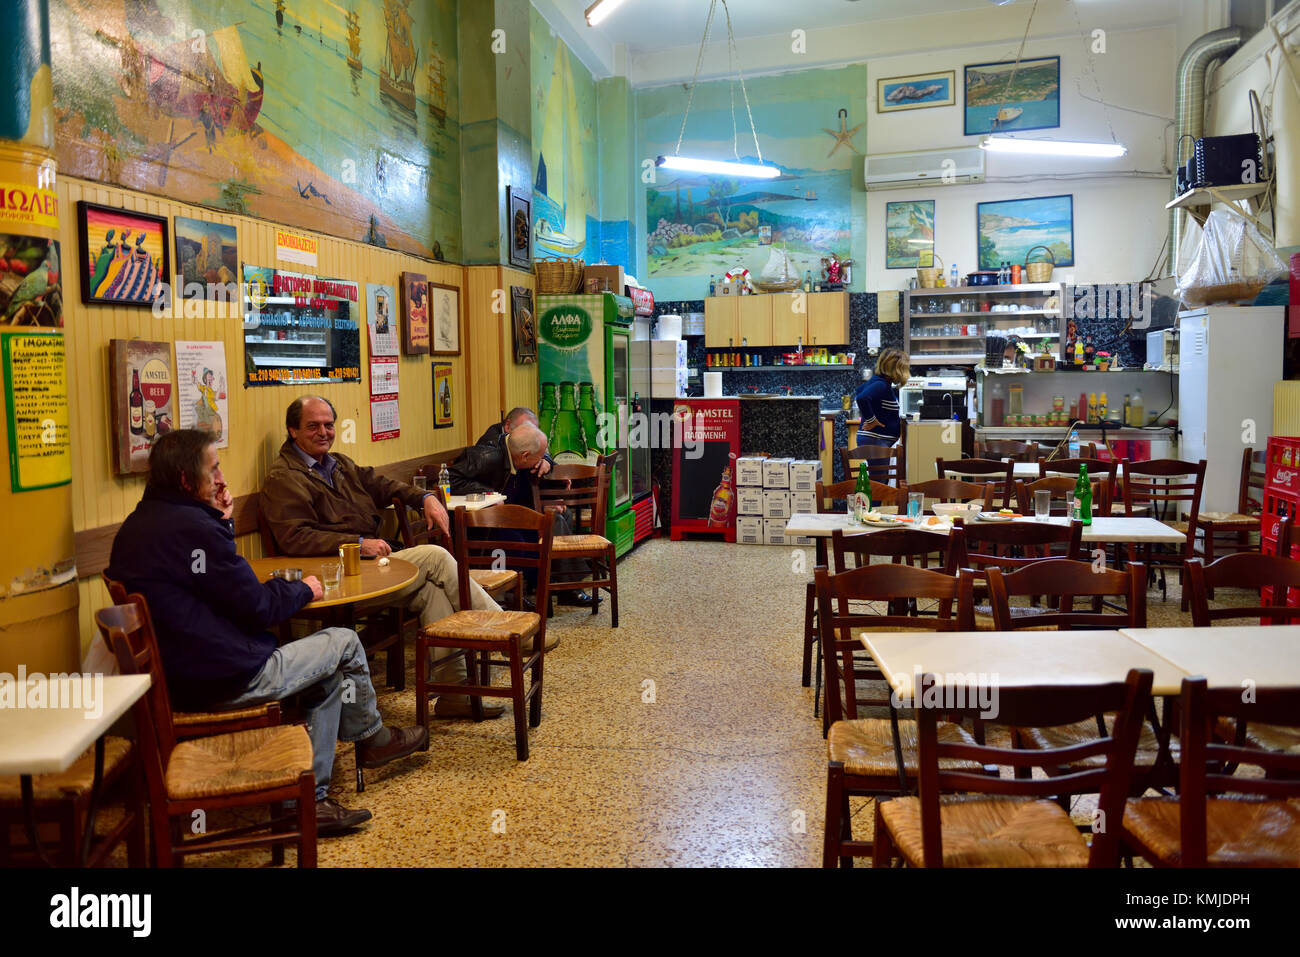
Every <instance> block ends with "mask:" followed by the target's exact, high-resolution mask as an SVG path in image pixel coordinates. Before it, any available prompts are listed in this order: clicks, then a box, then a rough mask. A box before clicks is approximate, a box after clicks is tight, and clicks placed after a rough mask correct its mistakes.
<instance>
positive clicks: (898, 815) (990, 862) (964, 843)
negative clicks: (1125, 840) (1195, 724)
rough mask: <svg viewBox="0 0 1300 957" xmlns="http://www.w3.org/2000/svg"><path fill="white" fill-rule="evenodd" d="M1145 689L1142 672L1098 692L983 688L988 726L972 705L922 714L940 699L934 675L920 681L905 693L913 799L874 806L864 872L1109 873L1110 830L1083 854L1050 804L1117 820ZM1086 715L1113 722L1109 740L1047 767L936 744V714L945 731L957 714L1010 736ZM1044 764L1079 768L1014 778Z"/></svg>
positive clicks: (964, 745)
mask: <svg viewBox="0 0 1300 957" xmlns="http://www.w3.org/2000/svg"><path fill="white" fill-rule="evenodd" d="M1151 681H1152V674H1151V672H1150V671H1145V670H1138V669H1133V670H1131V671H1129V673H1128V676H1127V678H1126V679H1125V680H1124V681H1123V682H1114V683H1108V684H1090V685H1077V684H1076V685H1058V686H1054V687H1053V686H1035V687H1021V688H1017V687H1005V686H999V687H994V688H992V689H990V691H991V692H995V693H996V698H995V699H994V700H996V702H997V707H996V709H994V711H995V713H993V714H992V715H990V714H988V713H986V712H984V711H982V710H981V708H980V707H979V706H978V705H975V706H967V707H960V708H957V709H954V708H953V707H951V706H950V705H951V702H949V701H944V702H943V704H942V706H941V707H939V708H936V707H934V706H930V705H927V702H931V701H934V700H936V699H937V700H940V701H942V699H944V698H946V697H949V696H948V695H945V694H943V693H942V691H943V689H942V688H941V687H938V683H937V680H936V676H935V675H932V674H925V675H922V676H921V686H920V688H919V689H917V691H915V692H914V694H916V695H917V696H918V700H919V701H920V705H919V706H918V707H917V708H916V724H917V751H918V775H917V783H918V788H919V793H918V795H917V796H916V797H901V798H894V799H892V800H889V801H883V802H878V803H877V804H876V847H875V853H874V855H873V860H872V863H873V866H875V867H884V866H887V865H888V864H889V863H891V860H892V858H893V857H895V856H896V855H897V856H899V857H901V858H902V859H903V860H904V861H905V862H906V863H907V864H908V865H909V866H911V867H1116V866H1118V864H1119V855H1120V850H1121V844H1120V836H1119V834H1118V828H1114V827H1112V828H1106V827H1101V828H1098V829H1096V831H1095V833H1094V834H1093V836H1092V844H1091V846H1089V844H1088V842H1087V841H1086V840H1085V838H1084V836H1083V835H1082V834H1080V833H1079V830H1078V829H1077V828H1076V827H1075V825H1074V822H1073V821H1071V820H1070V815H1069V814H1068V813H1067V812H1066V811H1065V810H1064V809H1063V808H1062V807H1061V806H1060V804H1059V803H1056V802H1057V801H1060V800H1062V799H1064V798H1066V797H1068V796H1069V795H1071V794H1085V793H1093V794H1100V800H1099V802H1098V810H1099V811H1100V812H1101V813H1100V816H1099V820H1101V821H1115V820H1118V819H1119V817H1120V816H1121V815H1122V814H1123V809H1124V800H1125V798H1126V797H1127V796H1128V794H1129V792H1130V790H1131V787H1130V777H1131V773H1132V764H1133V753H1134V750H1135V749H1136V747H1137V742H1138V732H1139V730H1140V728H1141V726H1142V715H1143V714H1144V713H1145V712H1146V710H1147V709H1148V708H1149V706H1150V702H1151ZM962 691H964V693H965V694H964V697H962V698H961V703H962V704H963V705H964V704H965V703H966V702H974V701H981V700H988V698H987V696H983V697H982V695H983V693H984V689H981V688H979V687H976V688H971V687H970V686H968V685H963V686H962ZM1097 708H1102V709H1105V710H1107V711H1111V710H1113V711H1114V712H1115V713H1116V720H1115V725H1114V731H1113V733H1112V734H1110V735H1094V736H1093V738H1092V739H1091V740H1089V741H1082V742H1078V743H1072V744H1070V745H1069V746H1067V747H1062V748H1057V749H1053V750H1052V751H1051V752H1050V753H1049V754H1047V755H1030V754H1027V753H1026V752H1024V751H1022V750H1019V749H1017V748H1014V747H1013V748H1001V747H990V746H988V745H983V744H979V745H975V744H971V743H968V742H965V741H960V740H955V739H954V738H953V736H952V735H951V733H948V734H945V733H944V729H945V727H950V726H948V725H946V723H945V722H943V721H941V720H940V712H941V711H942V712H944V714H943V717H944V718H945V719H950V718H951V717H954V716H955V715H953V714H952V712H954V711H956V712H957V715H962V714H965V715H967V716H970V717H976V716H978V717H980V718H982V719H983V720H985V721H988V722H992V723H996V724H1001V725H1008V726H1011V727H1016V726H1019V725H1034V726H1050V725H1061V724H1069V723H1072V722H1076V721H1079V720H1080V719H1082V718H1085V717H1086V716H1087V715H1088V714H1089V713H1091V712H1093V711H1095V710H1096V709H1097ZM1044 757H1046V758H1048V760H1052V761H1056V762H1059V763H1070V764H1076V765H1082V769H1081V770H1079V771H1077V772H1076V773H1073V774H1071V775H1069V776H1068V777H1055V778H1033V777H1031V776H1029V775H1026V774H1024V773H1021V772H1027V771H1030V770H1031V769H1032V767H1033V766H1034V765H1036V764H1037V763H1038V761H1040V760H1041V759H1042V758H1044ZM962 762H964V763H965V764H966V765H971V764H975V765H986V766H987V765H1000V766H1003V767H1005V766H1010V767H1011V768H1013V769H1014V770H1015V771H1016V772H1017V774H1016V776H1015V777H1013V778H1005V777H998V776H992V775H987V774H977V773H973V772H972V771H971V770H969V768H968V767H963V766H962V765H961V763H962ZM1085 762H1086V763H1085ZM952 792H961V793H960V794H952ZM976 794H978V795H981V796H980V797H976V796H974V795H976ZM947 795H952V796H947ZM982 795H988V796H987V797H984V796H982ZM1049 798H1050V799H1053V800H1047V799H1049ZM1026 799H1036V800H1026Z"/></svg>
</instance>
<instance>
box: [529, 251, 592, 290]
mask: <svg viewBox="0 0 1300 957" xmlns="http://www.w3.org/2000/svg"><path fill="white" fill-rule="evenodd" d="M586 268H587V264H586V262H585V261H583V260H581V259H535V260H533V273H534V274H535V275H536V276H537V294H538V295H539V296H567V295H568V294H569V293H572V292H578V291H579V290H581V289H582V273H583V270H584V269H586Z"/></svg>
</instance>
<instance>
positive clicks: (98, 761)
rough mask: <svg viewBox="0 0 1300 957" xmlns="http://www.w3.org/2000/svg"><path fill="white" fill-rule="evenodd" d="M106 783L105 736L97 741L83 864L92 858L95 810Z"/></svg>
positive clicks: (82, 857) (84, 837) (83, 848)
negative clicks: (100, 791)
mask: <svg viewBox="0 0 1300 957" xmlns="http://www.w3.org/2000/svg"><path fill="white" fill-rule="evenodd" d="M103 783H104V736H103V735H102V734H101V735H100V736H99V739H98V740H97V741H96V742H95V777H94V780H93V781H92V782H91V785H90V804H89V805H88V806H87V808H86V824H85V828H86V830H85V833H84V834H83V835H82V838H81V866H82V867H85V866H86V861H88V860H89V859H90V844H91V841H92V839H93V838H94V836H95V812H96V811H97V810H98V807H97V805H98V804H99V790H100V786H101V785H102V784H103Z"/></svg>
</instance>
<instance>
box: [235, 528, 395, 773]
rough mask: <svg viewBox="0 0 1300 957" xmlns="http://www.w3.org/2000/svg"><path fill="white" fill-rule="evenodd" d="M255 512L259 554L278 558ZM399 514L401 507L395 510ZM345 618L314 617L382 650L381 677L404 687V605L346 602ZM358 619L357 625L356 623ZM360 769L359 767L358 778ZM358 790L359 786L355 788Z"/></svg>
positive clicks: (373, 650)
mask: <svg viewBox="0 0 1300 957" xmlns="http://www.w3.org/2000/svg"><path fill="white" fill-rule="evenodd" d="M256 511H257V531H258V536H259V537H260V538H261V540H262V554H263V555H265V556H267V557H268V558H278V557H280V556H281V555H283V554H284V552H283V551H282V550H281V548H280V545H279V543H278V542H276V540H275V534H274V533H273V532H272V531H271V523H270V522H268V521H267V520H266V516H265V514H264V513H263V512H262V509H261V506H260V502H259V505H258V507H257V509H256ZM398 515H399V516H400V515H401V510H400V509H399V510H398ZM310 614H311V613H310V612H307V611H301V612H299V613H298V615H297V616H296V617H301V618H305V617H308V616H310ZM342 614H343V616H344V620H343V621H341V622H339V621H337V619H336V613H334V612H326V613H323V614H319V615H318V616H317V620H319V621H322V622H327V623H332V624H342V625H343V626H345V627H347V628H352V629H353V630H355V631H356V632H357V635H358V636H359V637H360V638H361V644H362V645H363V646H364V647H365V649H366V657H367V658H373V657H374V656H375V655H377V654H379V653H380V652H381V651H382V652H384V653H385V659H384V680H385V681H386V682H387V683H388V684H389V686H390V687H392V688H393V689H394V690H395V691H405V690H406V624H407V622H406V608H405V606H404V605H402V603H400V602H396V603H394V602H390V601H385V602H384V603H383V604H380V605H370V606H368V605H366V604H361V605H352V604H349V605H347V606H346V607H345V608H344V609H343V612H342ZM359 621H360V622H361V624H360V626H358V622H359ZM290 627H291V626H290V623H289V622H287V621H286V622H283V623H282V624H281V625H280V643H281V644H283V643H284V642H286V641H288V640H289V638H290V635H291V630H290ZM359 774H360V770H359V769H358V777H359ZM358 790H362V788H360V787H358Z"/></svg>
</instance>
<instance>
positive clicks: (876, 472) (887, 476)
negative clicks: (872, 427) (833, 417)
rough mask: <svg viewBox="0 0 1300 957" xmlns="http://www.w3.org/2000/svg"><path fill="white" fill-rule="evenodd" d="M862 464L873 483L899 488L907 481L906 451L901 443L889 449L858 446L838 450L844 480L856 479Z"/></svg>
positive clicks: (876, 446) (877, 446)
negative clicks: (863, 463) (864, 464)
mask: <svg viewBox="0 0 1300 957" xmlns="http://www.w3.org/2000/svg"><path fill="white" fill-rule="evenodd" d="M862 462H866V463H867V474H868V475H869V476H870V477H871V481H873V482H879V483H880V484H882V485H890V484H892V485H894V486H899V485H902V484H903V483H904V482H906V481H907V449H906V448H904V446H903V444H902V443H901V442H900V443H899V444H898V445H894V446H891V447H890V448H884V447H883V446H879V445H858V446H855V447H854V448H851V449H840V463H841V464H842V465H843V466H844V477H845V478H846V479H851V478H854V479H855V478H857V477H858V469H859V467H860V466H861V463H862Z"/></svg>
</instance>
